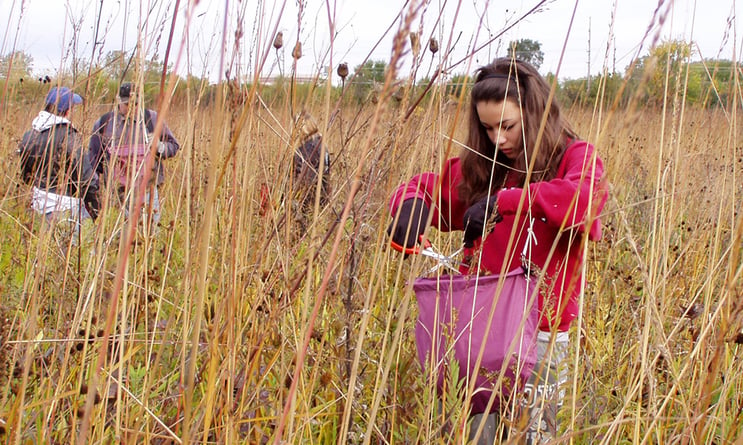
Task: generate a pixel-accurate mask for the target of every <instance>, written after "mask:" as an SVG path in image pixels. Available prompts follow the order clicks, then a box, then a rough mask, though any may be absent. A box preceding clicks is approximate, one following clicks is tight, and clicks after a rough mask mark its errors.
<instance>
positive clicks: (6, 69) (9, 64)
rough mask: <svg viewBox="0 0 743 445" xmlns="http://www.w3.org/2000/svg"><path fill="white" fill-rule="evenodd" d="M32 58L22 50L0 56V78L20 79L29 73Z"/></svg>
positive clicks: (32, 61)
mask: <svg viewBox="0 0 743 445" xmlns="http://www.w3.org/2000/svg"><path fill="white" fill-rule="evenodd" d="M33 64H34V59H33V57H31V56H30V55H29V54H26V53H25V52H23V51H16V52H13V53H8V54H6V55H4V56H0V78H2V79H6V78H7V79H20V78H23V77H28V76H30V75H31V71H32V68H33Z"/></svg>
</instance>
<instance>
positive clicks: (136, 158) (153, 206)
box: [88, 82, 180, 225]
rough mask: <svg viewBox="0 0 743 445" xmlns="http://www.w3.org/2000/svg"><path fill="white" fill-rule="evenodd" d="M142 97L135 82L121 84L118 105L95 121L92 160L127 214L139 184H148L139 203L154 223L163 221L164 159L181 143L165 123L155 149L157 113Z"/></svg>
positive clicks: (176, 150) (90, 145)
mask: <svg viewBox="0 0 743 445" xmlns="http://www.w3.org/2000/svg"><path fill="white" fill-rule="evenodd" d="M139 97H141V95H140V94H139V92H138V91H137V89H136V88H135V86H134V85H133V84H132V83H130V82H124V83H122V84H121V86H120V87H119V93H118V96H117V104H116V107H115V109H114V110H113V111H110V112H108V113H106V114H104V115H103V116H101V117H100V118H99V119H98V120H97V121H96V122H95V123H94V124H93V134H92V136H91V137H90V142H89V144H88V150H89V156H90V158H91V163H92V164H93V165H94V166H95V168H96V171H97V172H98V173H99V175H101V177H103V178H105V180H106V183H107V184H109V185H110V186H113V187H116V191H117V196H118V197H119V202H120V203H121V205H122V206H123V207H124V211H125V213H126V215H128V214H129V210H130V204H131V203H133V200H134V199H136V197H137V191H138V187H146V188H147V189H146V192H145V195H144V202H143V203H140V204H139V205H145V206H147V207H146V208H147V211H148V216H149V217H150V218H151V222H152V224H153V225H157V223H158V222H159V221H160V197H159V194H158V187H159V186H160V185H161V184H162V183H163V182H164V181H165V169H164V167H163V165H162V162H161V161H162V160H163V159H168V158H171V157H173V156H175V155H176V154H177V153H178V150H179V149H180V145H179V144H178V141H177V140H176V138H175V136H173V133H172V132H171V131H170V128H168V125H167V124H165V123H163V125H162V130H161V131H160V132H159V134H158V135H157V137H158V140H157V150H156V151H155V152H154V153H152V151H151V149H150V146H151V144H152V138H153V137H154V136H155V135H154V131H155V124H156V123H157V113H156V112H155V111H154V110H151V109H148V108H145V107H144V106H143V104H142V103H141V101H140V100H138V98H139ZM151 154H152V155H154V156H155V159H154V162H153V163H152V165H153V169H152V172H151V174H150V176H149V180H148V181H147V183H146V184H143V179H144V177H145V174H144V173H145V172H144V167H145V165H146V163H147V162H146V161H147V157H148V156H150V155H151ZM131 208H132V209H133V207H131ZM149 220H150V219H149V218H148V221H149Z"/></svg>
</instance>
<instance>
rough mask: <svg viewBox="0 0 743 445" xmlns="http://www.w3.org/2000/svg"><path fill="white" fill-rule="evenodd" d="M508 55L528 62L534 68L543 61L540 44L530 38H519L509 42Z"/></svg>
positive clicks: (537, 67)
mask: <svg viewBox="0 0 743 445" xmlns="http://www.w3.org/2000/svg"><path fill="white" fill-rule="evenodd" d="M508 56H509V57H510V56H515V57H516V58H517V59H520V60H523V61H524V62H529V63H530V64H532V65H534V68H536V69H539V67H541V66H542V62H544V52H542V44H541V43H539V42H537V41H536V40H532V39H519V40H514V41H512V42H511V43H509V44H508Z"/></svg>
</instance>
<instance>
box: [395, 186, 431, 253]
mask: <svg viewBox="0 0 743 445" xmlns="http://www.w3.org/2000/svg"><path fill="white" fill-rule="evenodd" d="M397 212H398V215H399V216H398V217H397V219H396V220H395V219H394V218H393V220H392V222H391V223H390V225H389V227H387V234H388V235H390V236H392V241H393V242H394V243H396V244H399V245H400V246H403V247H405V248H410V247H413V246H415V243H416V242H417V241H418V239H419V238H420V236H421V235H422V234H423V231H424V230H425V229H426V221H428V212H429V209H428V206H427V205H426V203H425V202H424V201H423V200H422V199H417V198H410V199H406V200H405V201H403V202H402V204H400V208H399V209H397ZM408 228H409V229H408Z"/></svg>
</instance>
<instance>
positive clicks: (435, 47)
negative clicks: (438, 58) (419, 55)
mask: <svg viewBox="0 0 743 445" xmlns="http://www.w3.org/2000/svg"><path fill="white" fill-rule="evenodd" d="M428 50H429V51H431V54H436V53H437V52H439V41H438V40H436V37H431V40H429V41H428Z"/></svg>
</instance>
